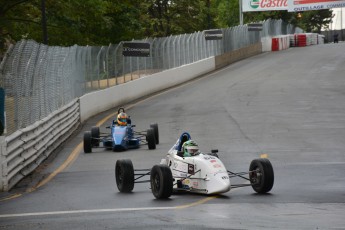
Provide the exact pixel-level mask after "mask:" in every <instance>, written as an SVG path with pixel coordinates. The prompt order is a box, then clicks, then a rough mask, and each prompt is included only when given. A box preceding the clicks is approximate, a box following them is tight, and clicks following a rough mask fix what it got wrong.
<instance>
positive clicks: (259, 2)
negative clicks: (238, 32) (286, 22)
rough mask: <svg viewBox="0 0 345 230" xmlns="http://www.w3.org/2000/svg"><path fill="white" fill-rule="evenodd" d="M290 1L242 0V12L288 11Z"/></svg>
mask: <svg viewBox="0 0 345 230" xmlns="http://www.w3.org/2000/svg"><path fill="white" fill-rule="evenodd" d="M287 9H288V0H242V11H243V12H252V11H269V10H287Z"/></svg>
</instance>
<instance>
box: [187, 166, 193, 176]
mask: <svg viewBox="0 0 345 230" xmlns="http://www.w3.org/2000/svg"><path fill="white" fill-rule="evenodd" d="M188 174H194V165H193V164H188Z"/></svg>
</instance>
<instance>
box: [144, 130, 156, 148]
mask: <svg viewBox="0 0 345 230" xmlns="http://www.w3.org/2000/svg"><path fill="white" fill-rule="evenodd" d="M146 141H147V145H148V147H149V149H156V139H155V133H154V130H153V129H152V128H151V129H148V130H147V133H146Z"/></svg>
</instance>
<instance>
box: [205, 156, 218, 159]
mask: <svg viewBox="0 0 345 230" xmlns="http://www.w3.org/2000/svg"><path fill="white" fill-rule="evenodd" d="M204 159H205V160H212V159H217V158H216V157H214V156H204Z"/></svg>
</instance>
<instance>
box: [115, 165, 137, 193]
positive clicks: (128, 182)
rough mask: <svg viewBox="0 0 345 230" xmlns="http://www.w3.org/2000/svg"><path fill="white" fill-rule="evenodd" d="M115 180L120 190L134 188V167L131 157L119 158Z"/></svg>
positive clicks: (126, 190)
mask: <svg viewBox="0 0 345 230" xmlns="http://www.w3.org/2000/svg"><path fill="white" fill-rule="evenodd" d="M115 180H116V185H117V188H118V189H119V191H120V192H131V191H132V190H133V188H134V168H133V164H132V161H131V160H129V159H123V160H117V161H116V164H115Z"/></svg>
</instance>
